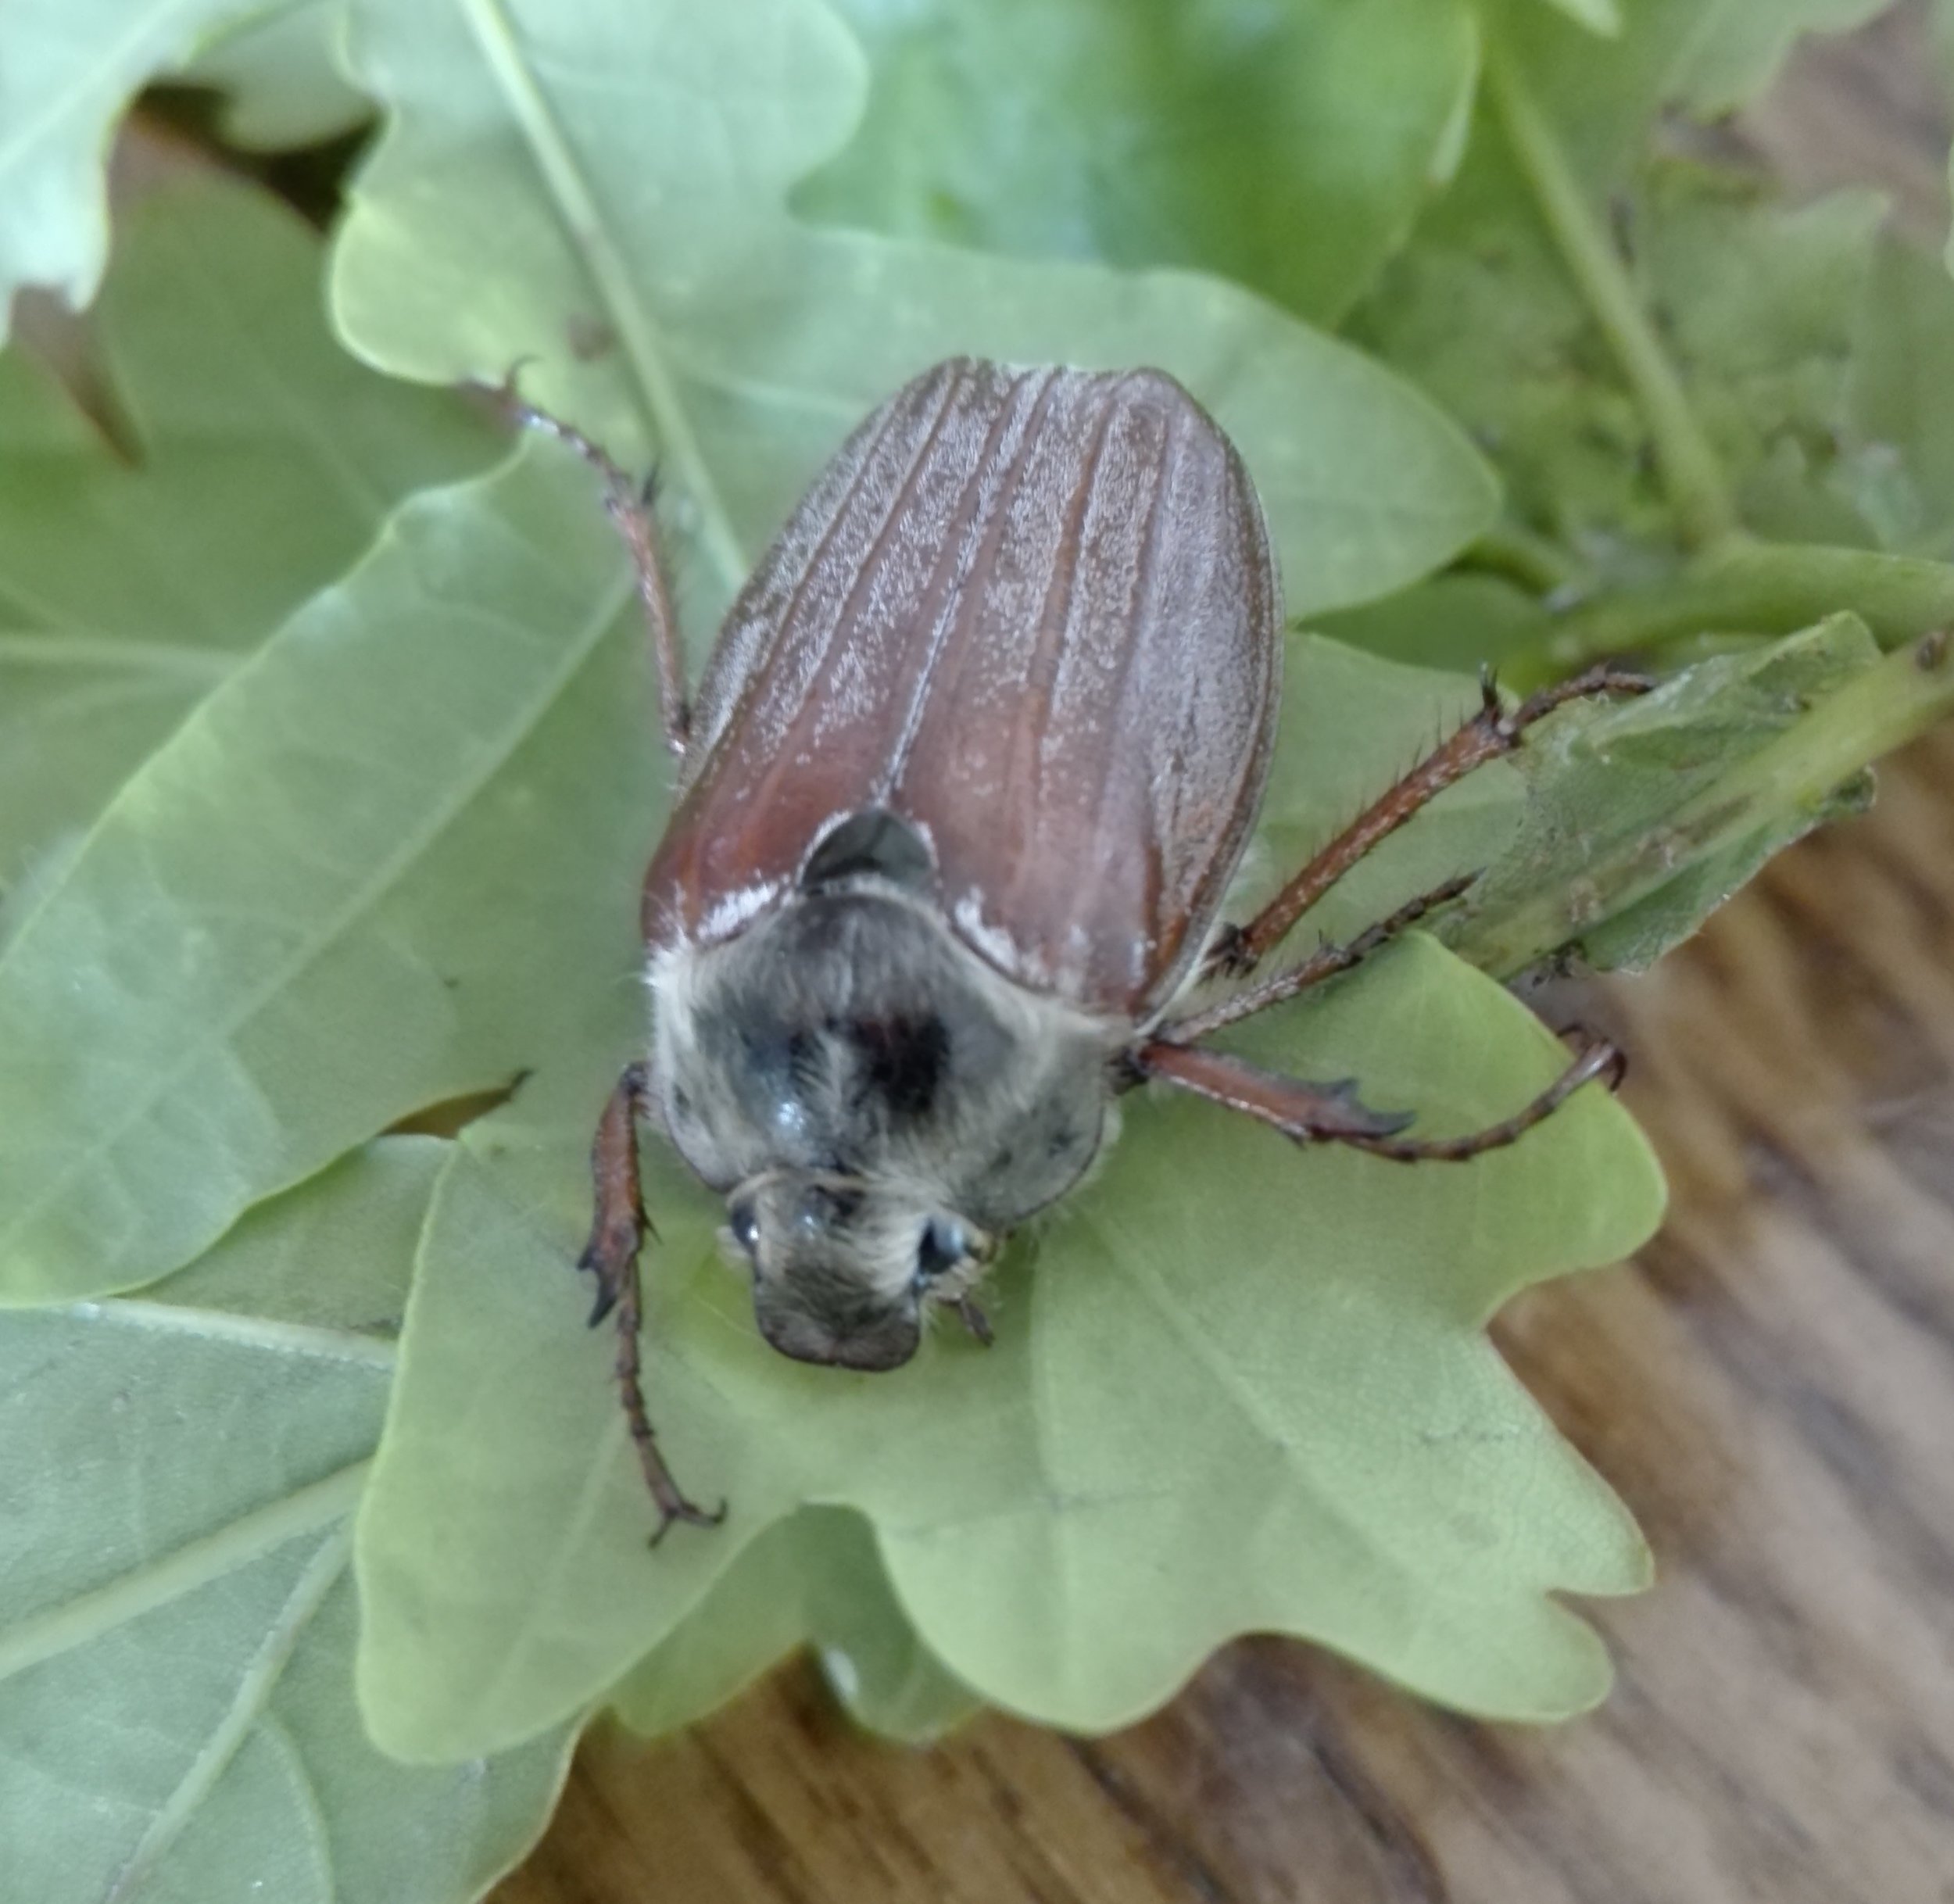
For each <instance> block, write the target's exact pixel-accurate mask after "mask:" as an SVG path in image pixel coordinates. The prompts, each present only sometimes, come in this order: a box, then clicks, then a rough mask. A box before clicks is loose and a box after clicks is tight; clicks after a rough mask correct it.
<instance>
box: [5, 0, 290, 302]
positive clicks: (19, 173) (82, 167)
mask: <svg viewBox="0 0 1954 1904" xmlns="http://www.w3.org/2000/svg"><path fill="white" fill-rule="evenodd" d="M262 9H263V0H23V4H20V5H16V6H13V7H11V8H9V10H8V14H7V20H6V25H5V33H6V57H5V59H0V338H4V337H5V335H6V328H7V323H8V319H9V311H10V307H11V306H12V304H13V296H14V293H15V292H16V291H18V290H19V289H20V288H21V287H22V286H23V285H45V286H46V287H48V288H49V289H51V290H54V291H56V292H59V293H60V294H61V295H62V296H63V299H66V302H68V303H69V304H70V306H73V307H75V308H77V309H79V308H80V307H81V306H82V305H84V304H86V303H87V302H88V300H89V299H91V297H93V296H94V295H95V288H96V286H97V285H98V284H100V282H101V281H102V265H103V263H104V262H105V260H106V258H107V256H108V250H109V220H108V207H107V199H108V190H107V184H106V181H105V179H104V178H103V176H102V164H103V156H104V154H105V153H106V152H107V149H108V145H109V133H110V131H111V129H112V127H113V126H114V124H115V122H116V120H117V119H118V118H120V116H121V114H122V110H123V107H124V106H127V104H128V102H129V100H130V98H131V96H132V95H134V92H135V91H136V89H137V88H138V87H139V86H141V85H142V84H145V82H146V81H148V80H149V78H150V77H152V75H154V74H156V73H160V72H162V71H163V70H166V68H168V67H170V66H175V65H177V64H179V63H181V62H182V61H183V60H184V59H188V57H189V56H190V55H191V53H192V52H194V51H195V48H196V46H197V45H198V43H199V41H200V40H201V39H202V38H205V37H206V35H212V34H216V33H217V32H219V31H220V30H222V29H224V27H228V26H231V25H234V24H235V23H237V22H238V21H239V20H243V19H245V18H246V17H248V16H249V15H251V14H252V13H258V12H259V11H261V10H262Z"/></svg>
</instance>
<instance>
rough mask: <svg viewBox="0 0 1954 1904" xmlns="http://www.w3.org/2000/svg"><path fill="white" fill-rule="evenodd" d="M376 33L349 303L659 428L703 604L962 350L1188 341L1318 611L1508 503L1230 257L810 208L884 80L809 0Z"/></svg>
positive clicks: (633, 437) (667, 0)
mask: <svg viewBox="0 0 1954 1904" xmlns="http://www.w3.org/2000/svg"><path fill="white" fill-rule="evenodd" d="M762 46H764V47H766V48H768V49H770V51H769V57H768V60H767V61H766V62H765V63H764V64H761V63H756V61H755V59H754V58H753V48H756V47H762ZM353 57H354V63H355V66H356V71H357V73H358V75H359V77H360V80H361V82H362V83H363V84H364V85H366V86H367V88H369V89H370V91H372V92H373V93H374V95H375V96H376V97H378V98H380V99H381V101H382V102H384V103H385V105H386V106H388V109H389V111H390V115H391V116H390V118H389V120H388V129H387V131H386V134H385V137H384V138H383V139H382V141H381V145H380V146H379V149H378V151H377V152H375V154H374V157H373V159H372V160H371V162H370V163H369V164H368V165H367V166H366V167H365V168H364V169H363V171H362V173H361V174H360V177H359V179H358V181H357V182H356V187H355V189H354V191H353V205H352V209H351V212H350V213H349V217H348V219H347V221H346V224H345V228H344V230H343V231H342V234H341V236H340V238H339V242H338V246H337V248H336V251H335V265H334V272H333V295H334V300H335V307H336V310H337V312H338V319H339V322H340V324H341V325H342V328H343V329H344V331H345V334H346V335H347V336H348V338H349V339H350V341H351V342H353V345H354V346H355V348H356V349H358V350H360V352H361V353H363V355H365V356H367V357H368V358H369V359H370V360H371V361H373V362H374V363H378V364H381V365H382V366H384V367H386V368H388V369H390V370H395V371H398V372H399V373H401V374H404V375H408V376H413V377H420V378H429V379H431V380H435V381H453V380H456V379H458V378H467V377H473V378H483V379H486V380H488V381H496V380H498V379H499V378H501V377H502V375H503V374H504V372H505V371H506V370H507V368H508V367H509V366H510V365H511V364H512V363H515V362H517V360H519V359H521V358H524V357H529V358H531V359H533V360H534V363H533V368H531V370H528V372H527V373H526V374H525V381H524V388H525V389H526V390H527V391H528V393H529V394H530V395H531V396H532V397H533V398H534V399H535V400H536V401H538V402H539V403H542V404H543V405H544V406H546V408H549V409H551V410H555V411H556V412H557V413H559V414H562V415H565V416H568V417H572V418H574V419H575V420H576V421H579V422H581V423H582V424H584V425H585V427H586V428H589V429H591V430H592V431H593V432H594V433H595V434H596V435H598V436H599V437H600V438H603V440H605V441H606V442H609V443H610V445H611V446H613V448H614V450H615V451H616V452H617V453H618V454H620V455H621V456H624V457H625V459H626V460H635V459H636V458H637V457H639V456H640V455H641V454H642V446H643V444H644V443H645V442H646V441H647V439H649V440H650V441H652V442H656V443H657V445H658V446H659V448H660V453H661V454H662V457H663V467H664V474H665V476H666V478H667V485H668V494H669V495H670V496H671V498H672V502H671V508H670V510H669V512H668V519H669V520H670V521H671V522H672V524H673V525H674V528H675V530H676V531H678V540H679V542H680V549H681V553H680V564H681V568H682V573H683V574H685V578H686V581H687V584H688V590H689V596H690V599H691V601H692V604H693V606H694V607H695V608H696V610H697V611H698V614H697V618H698V620H699V621H700V623H701V624H702V625H703V624H704V623H705V621H706V620H707V616H708V615H709V614H713V613H716V612H717V610H718V609H719V608H720V607H723V605H724V603H725V599H726V598H727V596H728V595H729V593H730V592H731V590H732V588H733V587H734V586H735V585H736V583H737V582H739V579H740V578H742V577H743V574H744V573H745V571H746V567H747V566H748V564H749V563H750V560H751V558H752V557H753V554H754V553H755V552H756V551H757V549H759V547H760V546H761V545H762V544H763V543H764V541H765V539H767V537H768V536H769V535H771V533H772V531H773V529H774V528H775V525H776V524H778V522H779V521H781V519H782V517H784V516H785V514H786V511H787V510H788V508H789V506H791V504H792V503H793V500H794V499H795V498H796V496H798V495H799V494H800V492H801V490H802V489H804V488H805V487H806V485H807V481H808V480H809V478H811V476H812V474H813V473H814V470H815V469H816V467H818V465H819V463H821V460H823V459H824V458H825V456H827V455H828V453H830V452H831V451H832V449H834V447H835V446H836V444H837V443H838V442H839V440H840V438H841V437H842V436H843V434H844V433H845V431H846V429H847V428H848V427H849V426H850V424H852V423H853V422H854V421H856V420H857V418H859V417H861V415H862V414H863V413H864V411H865V410H867V409H868V407H869V406H871V405H872V404H873V403H876V402H878V401H879V399H881V398H882V396H883V395H886V393H887V392H889V390H890V389H891V388H893V387H894V386H895V385H897V384H899V383H900V382H901V381H903V379H904V378H906V377H907V376H909V375H911V374H913V373H914V372H915V371H916V370H919V369H921V368H922V367H923V366H924V365H925V364H927V363H931V362H932V361H934V360H936V359H938V358H939V357H943V356H948V355H951V354H954V353H956V352H957V351H960V350H975V351H977V352H979V353H982V354H985V355H988V356H997V357H1003V358H1006V359H1010V360H1016V361H1024V362H1039V361H1044V360H1062V361H1068V362H1072V363H1086V364H1093V363H1136V362H1144V363H1161V364H1163V365H1165V367H1167V368H1168V369H1169V370H1173V371H1175V372H1176V374H1179V376H1180V377H1181V378H1182V379H1183V381H1185V382H1186V383H1187V384H1188V385H1189V386H1190V388H1192V389H1193V390H1194V392H1196V394H1197V395H1200V396H1201V397H1202V398H1203V399H1204V400H1206V401H1207V402H1208V403H1210V404H1211V406H1212V407H1213V409H1214V410H1215V413H1216V414H1217V415H1218V416H1219V417H1220V419H1221V420H1222V422H1223V423H1224V424H1226V425H1227V427H1228V428H1229V430H1230V431H1231V432H1232V433H1233V435H1234V436H1235V437H1236V440H1237V442H1239V443H1240V446H1241V448H1242V450H1243V453H1244V455H1245V456H1247V458H1248V460H1249V461H1250V463H1251V466H1252V467H1253V468H1254V471H1255V474H1256V478H1257V481H1258V485H1259V486H1260V488H1261V490H1262V496H1263V499H1264V501H1265V504H1266V505H1267V507H1268V510H1269V518H1270V522H1271V524H1272V528H1273V530H1274V533H1275V538H1276V542H1277V544H1278V546H1279V549H1280V551H1281V554H1282V559H1283V572H1284V574H1285V575H1286V577H1287V583H1288V589H1289V592H1290V605H1291V607H1292V608H1293V609H1294V610H1296V611H1297V612H1298V613H1302V612H1307V611H1309V610H1315V609H1317V608H1322V607H1332V606H1335V605H1337V604H1339V603H1344V602H1349V601H1355V600H1361V599H1365V598H1367V597H1369V596H1374V595H1379V594H1382V593H1383V592H1386V591H1387V590H1388V589H1391V588H1393V587H1394V586H1396V585H1398V584H1399V583H1400V582H1405V581H1408V580H1410V579H1411V578H1412V577H1414V576H1415V575H1416V574H1419V573H1420V572H1421V571H1423V570H1424V569H1426V568H1427V567H1430V566H1431V565H1432V564H1433V563H1435V562H1438V561H1441V560H1444V559H1445V558H1446V557H1447V556H1448V555H1449V554H1451V553H1452V552H1454V551H1455V549H1458V547H1459V546H1461V545H1462V543H1463V542H1466V541H1467V540H1469V539H1470V538H1471V537H1472V536H1473V535H1475V534H1476V533H1477V532H1478V531H1479V530H1480V529H1481V528H1483V527H1484V525H1485V524H1486V523H1487V521H1489V520H1490V518H1491V514H1492V510H1493V506H1494V497H1493V493H1492V490H1491V485H1490V483H1489V482H1488V481H1487V477H1486V475H1485V473H1484V471H1483V466H1482V465H1481V464H1480V462H1479V461H1478V459H1477V458H1476V456H1474V455H1473V452H1472V451H1471V450H1470V449H1469V447H1468V446H1467V445H1466V444H1465V441H1464V439H1463V438H1462V437H1461V436H1460V435H1458V432H1457V431H1455V429H1454V428H1453V427H1452V426H1451V424H1449V423H1448V422H1447V421H1445V420H1444V418H1443V417H1440V415H1439V414H1438V413H1437V412H1435V411H1434V410H1431V409H1430V407H1429V406H1427V405H1426V404H1425V403H1423V402H1422V401H1421V400H1419V399H1418V398H1416V397H1415V395H1413V394H1412V392H1409V391H1408V389H1406V388H1405V386H1404V385H1402V384H1401V383H1400V382H1398V381H1397V380H1396V379H1394V378H1388V377H1385V376H1383V375H1381V374H1380V373H1379V372H1378V370H1377V369H1376V367H1375V366H1374V365H1373V364H1372V363H1370V362H1369V360H1367V359H1365V357H1363V356H1361V355H1360V354H1359V353H1357V352H1355V351H1353V350H1351V349H1349V348H1347V346H1345V345H1340V344H1337V343H1336V342H1333V341H1331V340H1330V339H1329V338H1325V337H1323V336H1322V335H1320V334H1319V333H1318V332H1315V331H1310V330H1308V329H1307V328H1305V327H1304V326H1303V325H1301V324H1297V323H1294V322H1292V321H1290V320H1287V319H1286V318H1285V317H1282V316H1281V315H1280V314H1279V313H1277V312H1276V311H1274V310H1272V309H1271V308H1270V307H1269V306H1267V305H1265V304H1264V303H1262V302H1259V301H1258V300H1257V299H1254V298H1252V297H1251V296H1249V295H1247V294H1246V293H1244V292H1240V291H1238V290H1236V289H1235V288H1233V287H1231V286H1229V285H1226V284H1225V283H1222V282H1221V281H1217V280H1214V279H1209V278H1201V277H1193V276H1189V275H1186V274H1181V273H1177V272H1172V271H1165V270H1161V271H1150V272H1146V273H1142V274H1131V273H1127V272H1122V271H1118V270H1112V269H1111V268H1108V267H1106V266H1104V265H1099V264H1094V263H1072V262H1058V261H1043V262H1035V263H1034V262H1029V261H1019V260H1015V259H1000V258H995V257H986V256H980V255H978V254H975V253H973V252H966V251H963V250H960V249H953V248H951V247H949V246H946V245H933V244H929V243H927V242H921V241H918V240H897V239H889V238H882V237H879V236H877V235H875V234H869V233H866V232H856V231H840V230H836V229H823V228H819V227H814V226H811V225H808V224H805V223H803V222H801V221H800V220H796V219H794V218H793V217H790V216H789V212H788V209H787V206H786V197H787V193H788V191H789V188H790V187H791V186H792V185H793V183H794V182H795V181H796V179H798V178H800V177H802V176H803V175H804V174H806V173H807V172H808V171H809V170H811V168H813V167H814V166H816V165H818V163H820V161H821V159H823V158H825V157H826V156H828V154H830V153H831V152H833V151H834V150H835V149H836V148H837V147H838V146H839V145H841V144H842V143H843V141H844V140H845V139H846V137H847V134H848V133H849V131H850V130H851V128H852V127H853V126H854V123H855V121H856V120H857V116H859V114H860V113H861V108H862V100H863V91H864V79H865V75H864V72H863V70H862V66H861V55H860V54H859V52H857V48H856V46H855V44H854V41H853V40H852V38H850V36H849V35H848V34H847V33H846V30H845V29H844V28H843V27H842V26H841V25H840V23H839V21H838V20H836V18H835V17H834V16H832V14H831V13H828V11H827V9H825V7H823V6H821V5H819V4H818V0H722V3H721V4H719V5H715V6H714V7H711V8H710V9H702V8H699V7H696V6H692V5H688V4H686V0H641V3H639V4H633V5H628V6H626V5H621V4H619V5H612V6H593V7H592V8H589V9H585V10H580V11H578V12H577V13H574V14H572V13H567V12H565V11H564V10H563V9H558V8H556V7H553V6H552V5H549V4H548V0H528V3H527V4H524V5H512V6H510V7H508V8H506V9H503V10H502V11H500V12H499V13H497V14H496V16H494V23H493V25H492V27H491V28H489V29H486V30H484V31H483V32H481V34H477V33H476V32H474V30H472V29H471V26H470V24H469V22H468V20H467V18H466V17H464V15H463V13H462V11H461V10H460V9H452V10H451V9H446V8H442V7H421V8H401V7H396V6H390V5H386V4H385V0H381V3H380V4H376V5H370V6H367V7H363V8H360V9H356V13H355V19H354V33H353ZM634 75H635V76H641V77H635V78H633V77H629V76H634Z"/></svg>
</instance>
